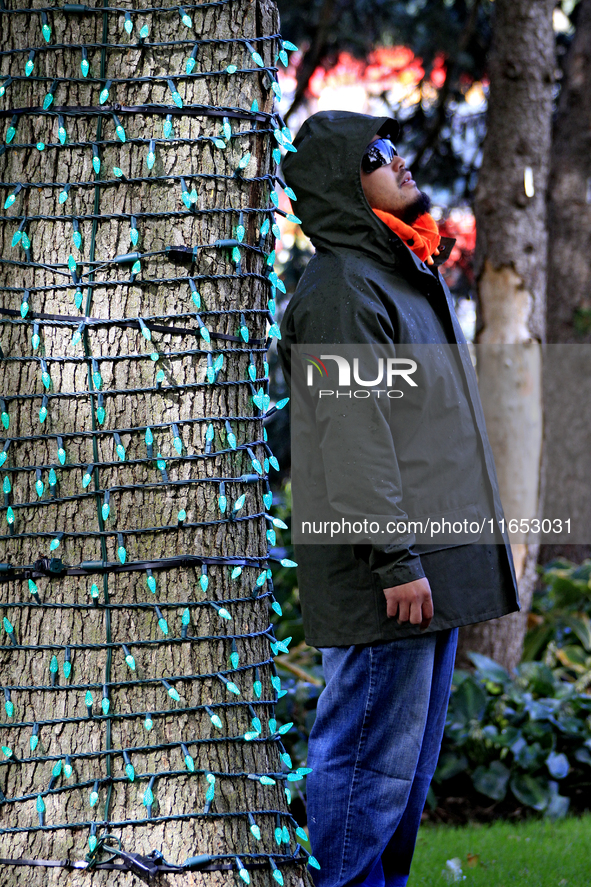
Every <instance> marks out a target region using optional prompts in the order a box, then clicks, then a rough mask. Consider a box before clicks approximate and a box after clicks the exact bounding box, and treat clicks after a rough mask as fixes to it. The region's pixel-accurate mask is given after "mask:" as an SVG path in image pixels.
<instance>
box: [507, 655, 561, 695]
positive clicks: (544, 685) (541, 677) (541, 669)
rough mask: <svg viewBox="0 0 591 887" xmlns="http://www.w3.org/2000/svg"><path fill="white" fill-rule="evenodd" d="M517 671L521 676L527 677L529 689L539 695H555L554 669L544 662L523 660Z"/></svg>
mask: <svg viewBox="0 0 591 887" xmlns="http://www.w3.org/2000/svg"><path fill="white" fill-rule="evenodd" d="M516 671H517V673H518V675H519V677H521V678H525V679H526V680H527V683H528V689H530V690H532V691H533V692H534V693H537V694H538V695H539V696H554V675H553V674H552V670H551V669H550V668H548V666H547V665H544V663H543V662H522V663H521V664H520V665H518V666H517V668H516Z"/></svg>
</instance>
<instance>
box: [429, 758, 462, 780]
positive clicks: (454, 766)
mask: <svg viewBox="0 0 591 887" xmlns="http://www.w3.org/2000/svg"><path fill="white" fill-rule="evenodd" d="M467 766H468V759H467V758H466V757H465V755H456V754H454V753H453V752H449V751H448V752H443V754H442V755H441V756H440V758H439V762H438V764H437V770H436V771H435V777H434V778H435V779H436V780H437V782H444V781H445V780H446V779H451V778H452V776H457V775H458V773H463V772H464V770H466V768H467Z"/></svg>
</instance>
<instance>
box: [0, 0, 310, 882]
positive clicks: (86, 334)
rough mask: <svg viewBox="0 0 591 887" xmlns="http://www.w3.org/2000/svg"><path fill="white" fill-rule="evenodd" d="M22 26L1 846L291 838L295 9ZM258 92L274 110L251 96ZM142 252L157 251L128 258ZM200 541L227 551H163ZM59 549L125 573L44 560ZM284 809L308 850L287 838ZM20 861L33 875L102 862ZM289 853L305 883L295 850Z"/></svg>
mask: <svg viewBox="0 0 591 887" xmlns="http://www.w3.org/2000/svg"><path fill="white" fill-rule="evenodd" d="M104 5H105V7H106V2H105V4H104ZM0 27H1V34H2V48H3V52H2V54H1V71H2V76H3V78H5V79H3V81H2V87H3V88H2V93H3V98H2V99H1V101H2V104H3V108H4V109H7V108H11V109H21V110H22V111H23V113H21V112H20V111H17V113H16V115H15V116H14V118H13V117H12V112H11V113H9V114H8V118H7V119H6V115H5V121H6V124H5V125H6V129H5V141H6V143H7V148H6V150H4V152H3V153H2V156H1V157H0V165H1V170H2V173H1V175H2V179H3V181H2V185H1V187H2V192H3V199H4V200H5V201H6V203H5V210H6V212H5V215H4V217H3V218H2V220H1V222H0V239H1V246H2V255H3V257H4V258H3V259H2V261H1V263H0V286H1V292H2V308H1V313H2V316H1V326H0V339H1V346H2V354H3V355H4V359H3V360H2V362H1V363H0V370H1V372H2V383H1V387H0V390H1V392H2V398H3V400H2V402H1V404H0V406H1V408H2V423H3V429H2V430H3V434H4V438H3V440H2V442H1V443H2V445H1V446H0V450H1V449H2V447H3V453H4V454H5V458H4V459H3V464H2V472H1V473H2V479H3V489H4V496H5V498H4V506H3V508H2V510H1V512H0V514H1V516H2V522H3V530H2V558H1V559H2V561H4V562H7V563H10V564H12V565H13V566H14V567H16V568H20V572H19V569H17V572H16V573H15V574H12V578H11V581H8V582H6V581H5V582H2V583H1V584H0V595H1V598H0V601H1V603H0V610H1V614H0V615H1V616H2V617H3V618H4V623H3V624H4V631H3V640H2V646H1V649H0V658H1V664H2V671H1V674H2V682H3V687H4V691H5V700H6V705H5V708H6V718H5V722H4V723H3V724H1V725H0V744H1V745H2V746H3V748H4V752H3V759H2V763H1V766H0V788H1V790H2V796H1V798H0V800H1V801H2V806H1V822H0V857H2V858H9V859H10V858H12V859H15V858H19V857H26V858H40V859H57V860H59V859H64V858H68V857H69V858H73V859H81V858H83V856H84V854H85V853H86V852H87V851H88V848H89V844H90V847H91V848H92V846H93V844H94V842H95V840H96V838H100V837H101V835H102V833H104V831H108V832H109V833H111V834H113V835H115V836H116V837H119V838H121V841H122V843H123V847H124V849H126V850H128V851H129V850H132V851H135V852H139V853H143V854H146V853H148V852H149V851H151V850H152V849H153V848H158V849H161V850H162V852H163V853H164V855H165V856H166V857H168V858H169V859H170V860H171V861H174V862H182V861H184V859H185V858H186V857H188V856H194V855H197V854H230V855H231V854H235V853H238V852H240V853H242V855H243V859H244V861H245V862H247V861H248V855H249V854H256V853H266V854H268V853H270V852H278V853H283V852H284V853H293V849H294V846H295V845H294V836H293V825H292V823H290V820H289V817H288V816H287V815H286V814H287V807H286V799H285V795H284V791H283V788H284V785H285V783H284V782H283V781H282V780H281V779H275V780H270V781H268V784H261V782H260V780H259V779H258V776H260V775H263V774H266V773H267V772H275V773H276V772H278V771H280V770H281V769H282V762H281V760H280V758H279V749H278V747H277V743H276V742H275V741H272V740H271V737H272V736H273V734H274V733H275V725H274V724H273V723H269V719H270V718H272V716H273V715H272V701H273V699H274V698H275V687H274V686H272V683H271V678H272V677H273V673H272V669H271V658H270V653H269V638H268V637H267V636H264V635H263V634H262V632H264V631H267V630H268V627H269V609H268V608H269V600H270V599H269V596H268V595H266V594H265V593H264V592H265V590H268V589H269V584H268V580H267V578H266V576H265V575H264V574H261V569H262V568H263V567H264V566H265V565H266V562H265V561H264V558H265V555H266V548H267V542H266V538H265V536H266V528H267V524H266V521H265V519H264V517H263V513H264V512H265V511H266V510H268V504H264V503H263V500H262V494H263V492H264V486H263V484H262V483H261V482H258V483H253V482H249V481H248V480H247V481H243V480H241V476H243V475H249V476H250V481H252V480H253V479H254V480H257V479H258V478H257V475H256V474H255V470H256V466H257V464H258V463H257V462H256V459H258V460H259V461H260V463H261V464H262V463H263V460H264V459H265V458H266V457H267V456H268V453H267V451H266V450H265V449H264V448H263V446H262V434H263V429H262V416H263V412H264V407H265V401H264V397H265V394H266V383H265V382H264V378H263V377H264V376H265V369H264V366H263V359H264V342H265V336H266V317H267V300H268V298H269V282H268V280H267V279H266V274H265V269H266V268H268V265H267V263H266V258H267V254H268V253H269V252H270V251H271V249H272V245H271V235H270V234H265V230H264V229H263V231H262V232H261V225H262V224H263V222H264V220H265V219H269V211H270V210H272V209H273V204H272V203H271V202H270V200H269V197H270V191H271V188H272V185H273V180H272V178H271V177H270V172H271V150H272V148H273V147H276V146H277V145H276V142H275V140H274V139H273V138H272V136H271V135H270V132H269V130H270V128H271V127H270V125H269V124H270V120H269V117H268V116H264V115H268V113H269V112H270V111H271V110H272V100H273V93H272V92H271V90H270V88H269V87H270V81H269V79H268V78H269V75H268V74H264V73H263V72H261V70H260V67H258V62H257V58H256V52H258V53H259V55H260V56H261V57H262V58H261V59H260V61H262V63H263V64H264V65H265V64H266V65H267V66H272V65H273V64H274V60H275V52H276V50H277V49H278V48H279V47H278V46H277V42H276V40H274V39H272V40H264V39H263V38H264V37H265V36H269V35H272V34H274V33H275V32H276V29H277V16H276V11H275V7H274V6H273V4H272V3H271V2H267V0H256V2H246V0H244V2H235V3H215V4H214V3H212V4H206V5H197V6H188V7H186V9H184V10H180V11H179V7H178V6H170V7H166V6H160V7H156V8H154V7H153V6H152V5H151V4H149V3H148V2H147V0H138V3H136V5H135V7H134V9H133V10H130V14H129V15H127V14H126V15H124V14H123V13H122V12H120V11H118V10H114V9H109V10H107V9H106V8H105V10H104V11H103V9H102V7H100V6H99V7H97V8H96V9H89V8H87V7H79V8H78V9H76V8H75V7H74V8H73V9H72V10H69V11H68V10H67V9H66V7H64V8H63V9H61V8H57V7H56V9H55V10H52V11H50V12H45V11H43V12H39V13H36V12H32V11H31V10H28V9H18V8H17V9H15V10H7V9H5V8H4V4H3V8H2V10H1V11H0ZM243 38H246V39H247V40H250V41H252V43H251V44H250V45H248V44H246V43H245V42H244V40H243ZM189 59H193V60H194V62H195V64H194V66H192V65H191V63H190V62H189V64H187V61H188V60H189ZM191 68H192V74H191V75H190V76H189V75H187V74H186V73H185V72H186V71H189V72H190V71H191ZM206 74H207V76H204V75H206ZM7 77H8V79H6V78H7ZM10 78H12V80H10ZM168 78H174V79H173V80H172V79H168ZM265 78H267V79H265ZM177 90H178V92H177ZM99 96H100V98H99ZM253 99H255V100H257V102H258V106H259V109H260V111H261V112H263V116H262V117H260V120H261V121H262V123H261V122H259V123H257V122H256V121H255V122H254V123H253V119H252V118H249V119H241V117H240V115H239V114H238V116H236V115H235V114H234V113H233V112H232V110H231V109H232V108H244V109H250V108H251V104H252V102H253ZM181 104H182V105H183V111H182V112H181V113H179V108H178V107H177V106H180V105H181ZM187 106H189V107H188V108H187ZM195 106H197V108H196V107H195ZM203 106H211V107H213V108H219V109H226V111H225V112H224V111H222V110H220V111H219V116H211V115H207V114H205V113H203ZM200 108H201V110H200ZM27 109H35V110H34V112H33V113H31V111H30V110H29V111H28V112H27ZM126 109H127V110H126ZM168 112H170V114H171V117H170V119H165V118H166V114H167V113H168ZM243 116H244V115H243ZM247 116H248V115H247ZM223 117H225V119H223V120H222V118H223ZM163 124H164V125H163ZM237 170H238V172H237ZM181 176H182V177H183V178H181ZM10 195H12V196H10ZM13 198H14V199H13ZM241 209H242V210H243V213H241V214H239V210H241ZM241 225H242V226H243V228H244V230H240V226H241ZM267 227H268V226H267ZM232 238H234V244H233V245H232V244H230V245H229V247H228V245H227V244H226V245H216V241H218V240H225V241H227V240H228V239H232ZM242 238H244V246H241V245H239V243H238V242H239V241H241V240H242ZM246 244H252V245H253V246H252V247H249V246H246ZM171 246H174V247H176V248H177V251H176V253H175V252H170V251H167V249H168V248H169V247H171ZM196 246H198V247H199V249H198V251H197V254H196V257H195V256H194V261H193V262H192V264H190V265H189V267H187V265H185V266H183V265H182V264H181V265H179V264H178V262H176V260H177V259H179V258H180V259H182V258H183V255H182V251H179V249H178V248H179V247H181V248H182V247H188V248H189V251H190V250H191V249H192V248H193V247H196ZM237 250H238V252H239V254H240V255H239V259H240V262H239V264H238V256H237V252H236V251H237ZM130 253H139V254H140V255H139V258H138V257H136V256H132V257H131V259H129V260H127V261H121V260H119V257H121V256H122V255H129V254H130ZM232 254H233V260H232V258H231V256H232ZM189 255H191V253H190V252H189ZM184 257H185V258H186V257H187V256H186V255H185V256H184ZM130 271H131V275H130ZM189 277H191V278H193V279H194V284H191V282H190V280H189ZM197 288H198V289H199V295H198V294H197ZM199 306H200V313H198V312H197V309H199ZM85 318H91V319H92V321H91V322H86V323H85V322H84V321H85ZM241 327H242V330H241V331H240V333H239V330H240V328H241ZM245 327H247V328H248V339H249V343H248V344H246V342H245V339H246V338H247V334H246V331H245V329H244V328H245ZM257 343H258V344H257ZM222 355H223V366H222V368H221V369H220V366H219V362H216V363H215V364H213V359H214V358H216V359H218V360H219V359H220V356H222ZM208 356H209V357H210V358H211V360H212V362H211V363H210V365H209V367H210V368H209V374H208V376H206V369H207V367H208ZM251 363H252V365H253V366H254V368H255V370H256V372H255V373H254V377H255V378H256V380H257V383H256V384H257V388H258V389H263V390H260V392H259V394H257V395H256V398H255V402H253V399H252V397H251V393H252V392H251V386H250V383H249V382H248V379H249V365H250V364H251ZM216 371H219V374H218V377H217V384H215V385H214V384H211V379H212V375H211V374H212V373H215V372H216ZM257 400H258V404H257V403H256V401H257ZM261 405H262V408H261ZM227 419H228V420H229V419H231V423H229V422H228V421H226V420H227ZM210 431H211V432H212V433H213V440H210ZM232 435H235V437H236V443H235V444H233V441H232ZM247 443H248V444H249V446H250V448H251V452H248V451H247V450H246V449H245V448H244V447H245V445H246V444H247ZM217 451H219V455H214V454H215V453H216V452H217ZM208 452H211V455H208ZM262 470H263V469H262V468H261V472H262ZM223 478H229V480H226V487H225V490H224V488H222V487H221V486H220V480H222V479H223ZM243 493H244V494H245V503H244V505H243V506H242V509H239V508H238V505H239V500H240V497H241V496H242V494H243ZM224 494H225V496H226V497H227V503H228V504H227V506H226V508H225V509H224V507H223V505H222V502H221V497H222V496H223V495H224ZM237 500H238V502H237ZM233 509H236V515H237V519H236V520H234V521H231V522H230V521H229V519H228V518H229V515H230V512H231V511H232V510H233ZM242 515H244V516H245V517H244V519H240V518H241V516H242ZM180 555H192V556H197V557H206V558H207V557H213V558H214V559H215V558H216V557H217V558H219V563H217V564H215V563H214V564H212V563H211V562H210V564H209V569H208V572H207V574H206V572H205V571H204V570H203V569H202V567H201V565H200V564H192V565H190V566H187V565H180V564H179V563H178V562H177V563H176V564H171V565H170V566H169V567H168V568H167V569H163V570H162V569H158V566H157V565H155V566H154V569H153V570H152V573H149V572H147V569H148V567H147V564H148V563H149V562H154V561H158V560H159V559H163V558H174V557H178V556H180ZM40 556H42V557H53V558H60V559H61V560H62V561H63V563H64V564H67V565H74V566H75V565H79V564H81V563H83V562H84V563H85V562H88V561H95V562H96V561H99V562H107V563H109V564H110V565H111V566H112V567H113V565H117V569H112V568H110V569H109V570H108V571H107V572H106V573H105V574H104V575H100V574H96V573H92V572H90V573H87V574H83V575H66V576H61V577H56V578H53V579H50V578H47V577H43V576H35V578H34V580H31V581H27V579H26V578H22V567H24V566H25V565H29V564H32V563H33V562H35V561H37V559H38V558H39V557H40ZM225 558H234V559H235V561H234V564H233V565H231V564H228V563H227V562H226V561H225V560H224V559H225ZM245 558H246V560H244V559H245ZM241 560H242V573H241V575H240V576H237V575H236V574H237V573H238V572H240V571H239V570H238V569H237V566H236V564H237V563H238V564H239V563H240V561H241ZM134 563H135V564H136V565H139V564H142V567H141V568H139V569H138V570H134V569H133V567H134ZM232 573H234V578H232ZM261 578H262V581H261ZM253 588H254V589H255V594H254V595H253ZM256 591H258V593H259V594H260V595H261V596H260V598H259V599H257V598H256ZM220 601H222V602H223V605H222V604H220V603H219V602H220ZM224 608H225V609H224ZM237 661H238V664H237ZM256 663H258V664H259V665H260V668H259V669H258V670H255V668H254V665H255V664H256ZM220 675H221V676H220ZM257 681H260V683H261V686H260V688H259V689H260V695H259V694H257ZM163 682H164V683H163ZM228 682H231V685H230V684H229V683H228ZM234 685H237V688H236V689H237V690H239V694H237V693H234V692H230V691H232V687H233V686H234ZM89 694H90V695H89ZM232 701H233V702H234V704H232V705H228V704H227V703H228V702H232ZM205 706H208V708H206V707H205ZM257 719H260V724H257ZM259 728H260V730H259ZM247 731H251V740H252V741H250V742H247V741H244V740H243V739H242V738H241V737H242V736H243V735H244V733H245V732H247ZM181 743H182V744H181ZM207 774H214V775H216V774H217V775H216V778H215V780H213V779H212V778H209V779H207V778H206V775H207ZM249 774H250V775H252V776H254V777H257V778H248V776H249ZM257 775H258V776H257ZM212 784H213V785H214V788H212ZM212 794H213V800H212ZM208 809H209V812H208V813H204V811H206V810H208ZM249 810H250V811H253V813H254V816H255V819H254V820H249V819H248V818H247V814H246V811H249ZM261 811H268V812H261ZM278 825H281V826H285V830H286V831H287V833H288V836H289V841H290V846H289V849H288V848H287V847H284V845H283V843H282V844H281V846H280V848H279V849H278V848H277V845H276V843H275V838H274V830H275V828H276V827H277V826H278ZM251 826H254V827H253V828H251ZM257 826H258V827H259V828H260V830H261V833H262V835H261V840H260V841H259V840H257V839H256V827H257ZM95 829H96V834H95ZM285 837H286V836H285V833H284V840H285ZM102 858H103V859H104V857H102ZM230 862H231V863H232V866H233V867H234V871H236V865H237V862H236V860H234V859H232V858H231V859H230ZM3 872H4V874H3V875H2V878H3V879H4V878H6V879H7V880H6V881H5V883H8V879H9V880H10V884H11V885H14V887H17V885H19V884H24V883H27V884H29V885H31V884H47V883H55V884H65V883H66V882H67V883H68V884H71V885H76V884H82V883H86V882H87V879H88V875H85V874H83V873H70V872H66V870H64V869H59V868H56V869H50V870H47V871H46V870H45V869H43V868H34V869H29V868H27V867H23V868H21V867H14V868H12V869H8V868H4V869H3ZM199 877H201V876H199ZM284 877H285V880H286V881H287V882H288V883H293V882H294V881H299V880H300V879H301V877H302V869H301V867H300V869H297V868H296V867H293V866H292V867H290V868H285V870H284ZM196 878H197V876H191V875H189V876H187V875H182V876H178V875H169V876H168V878H167V883H169V884H179V885H180V884H187V883H189V882H191V883H193V882H194V880H196ZM209 878H211V879H213V880H214V881H220V880H221V879H222V875H219V874H218V875H216V874H213V875H210V876H209ZM270 878H271V872H270V870H269V868H268V866H267V867H266V871H263V872H262V873H258V872H253V879H254V881H255V883H256V882H258V881H260V883H263V882H264V883H272V882H271V881H270ZM132 880H134V879H133V878H132V876H131V875H125V874H123V875H116V874H114V873H113V872H108V871H102V872H100V873H99V872H97V873H95V874H94V876H93V883H96V884H103V883H107V882H108V883H109V884H129V883H131V882H132ZM275 880H276V881H279V882H280V883H281V876H280V875H278V876H277V877H276V878H275Z"/></svg>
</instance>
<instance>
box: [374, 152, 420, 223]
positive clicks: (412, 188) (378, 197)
mask: <svg viewBox="0 0 591 887" xmlns="http://www.w3.org/2000/svg"><path fill="white" fill-rule="evenodd" d="M379 138H380V136H379V135H376V136H374V138H373V139H372V142H375V141H377V139H379ZM361 184H362V186H363V191H364V192H365V196H366V198H367V201H368V203H369V205H370V206H371V208H372V209H381V210H383V211H384V212H389V213H391V214H392V215H393V216H397V217H398V218H400V219H403V220H404V221H406V218H407V217H408V212H409V210H410V211H412V207H413V205H415V204H416V203H417V202H418V201H420V200H421V198H422V192H421V191H419V189H418V188H417V186H416V183H415V181H414V179H413V177H412V176H411V174H410V172H409V171H408V170H407V169H406V166H405V162H404V158H403V157H398V156H395V157H394V159H393V160H392V162H391V163H388V164H386V165H384V166H380V167H379V169H374V171H373V172H363V170H361Z"/></svg>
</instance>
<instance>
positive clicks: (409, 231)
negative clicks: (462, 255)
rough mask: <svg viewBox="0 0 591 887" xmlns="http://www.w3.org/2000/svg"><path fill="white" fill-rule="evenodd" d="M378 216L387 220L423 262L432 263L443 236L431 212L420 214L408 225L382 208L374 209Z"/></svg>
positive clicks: (389, 226) (387, 223)
mask: <svg viewBox="0 0 591 887" xmlns="http://www.w3.org/2000/svg"><path fill="white" fill-rule="evenodd" d="M374 213H375V214H376V216H377V217H378V218H379V219H381V220H382V222H385V223H386V225H387V226H388V228H390V230H391V231H393V232H394V233H395V234H398V236H399V237H400V239H401V240H402V242H403V243H405V244H406V245H407V246H408V248H409V249H411V250H412V251H413V253H415V254H416V255H417V256H418V257H419V259H420V260H421V261H422V262H427V264H429V265H431V264H432V263H433V259H431V255H432V254H433V253H434V252H435V250H436V249H437V247H438V246H439V241H440V240H441V236H440V234H439V229H438V227H437V222H436V221H435V219H434V218H433V216H432V215H430V214H429V213H423V215H422V216H419V217H418V219H417V220H416V222H415V223H414V224H413V225H407V224H406V222H402V221H401V220H400V219H398V218H396V216H393V215H392V214H391V213H387V212H385V211H384V210H381V209H374Z"/></svg>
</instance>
